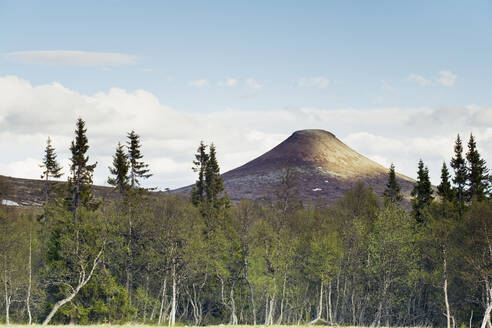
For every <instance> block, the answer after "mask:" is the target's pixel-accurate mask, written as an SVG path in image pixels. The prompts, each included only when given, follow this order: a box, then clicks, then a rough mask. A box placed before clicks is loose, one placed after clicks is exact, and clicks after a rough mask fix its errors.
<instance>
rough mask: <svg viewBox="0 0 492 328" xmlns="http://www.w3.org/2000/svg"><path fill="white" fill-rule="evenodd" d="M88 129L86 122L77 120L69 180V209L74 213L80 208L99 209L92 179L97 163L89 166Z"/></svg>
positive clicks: (71, 149)
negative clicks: (94, 201) (93, 192)
mask: <svg viewBox="0 0 492 328" xmlns="http://www.w3.org/2000/svg"><path fill="white" fill-rule="evenodd" d="M86 132H87V129H86V128H85V122H84V120H82V119H81V118H79V119H78V120H77V123H76V128H75V140H73V141H72V144H71V146H70V151H71V152H72V157H71V158H70V161H71V162H72V164H71V166H70V174H71V175H70V177H69V178H68V189H69V193H70V195H69V204H68V208H69V209H70V210H72V211H73V212H76V211H77V209H78V207H79V206H84V207H88V206H89V205H91V207H92V208H95V207H97V204H95V203H93V202H92V200H93V197H94V196H93V194H92V177H93V174H94V169H95V168H96V165H97V162H96V163H94V164H88V162H89V156H87V155H86V154H87V151H88V150H89V144H88V140H87V136H86Z"/></svg>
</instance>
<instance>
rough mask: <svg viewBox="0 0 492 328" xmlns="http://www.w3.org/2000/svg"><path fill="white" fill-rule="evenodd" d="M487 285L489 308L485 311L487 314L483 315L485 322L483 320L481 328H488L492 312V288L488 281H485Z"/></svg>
mask: <svg viewBox="0 0 492 328" xmlns="http://www.w3.org/2000/svg"><path fill="white" fill-rule="evenodd" d="M485 284H486V287H485V288H486V293H487V300H488V304H487V308H486V309H485V313H484V315H483V320H482V326H481V328H485V327H486V326H487V323H488V322H489V321H490V311H492V288H490V285H489V283H488V281H487V280H486V281H485Z"/></svg>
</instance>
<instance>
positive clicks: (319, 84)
mask: <svg viewBox="0 0 492 328" xmlns="http://www.w3.org/2000/svg"><path fill="white" fill-rule="evenodd" d="M329 85H330V80H328V78H326V77H324V76H315V77H302V78H300V79H299V81H298V82H297V86H299V87H301V88H319V89H324V88H328V86H329Z"/></svg>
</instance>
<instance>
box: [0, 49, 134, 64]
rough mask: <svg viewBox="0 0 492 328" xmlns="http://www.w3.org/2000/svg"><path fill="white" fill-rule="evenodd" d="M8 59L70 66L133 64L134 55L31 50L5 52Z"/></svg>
mask: <svg viewBox="0 0 492 328" xmlns="http://www.w3.org/2000/svg"><path fill="white" fill-rule="evenodd" d="M5 57H6V58H7V59H10V60H14V61H20V62H23V63H29V64H41V65H70V66H102V67H107V66H120V65H130V64H135V63H136V62H137V60H138V58H137V57H136V56H133V55H128V54H121V53H116V52H92V51H78V50H33V51H15V52H10V53H7V54H5Z"/></svg>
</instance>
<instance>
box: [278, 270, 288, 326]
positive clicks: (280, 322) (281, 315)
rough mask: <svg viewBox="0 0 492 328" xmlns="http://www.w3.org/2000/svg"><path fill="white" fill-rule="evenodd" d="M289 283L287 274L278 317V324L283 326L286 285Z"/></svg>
mask: <svg viewBox="0 0 492 328" xmlns="http://www.w3.org/2000/svg"><path fill="white" fill-rule="evenodd" d="M286 282H287V274H284V283H283V285H282V300H281V301H280V315H279V316H278V320H277V324H278V325H280V324H282V321H283V317H284V299H285V284H286Z"/></svg>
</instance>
